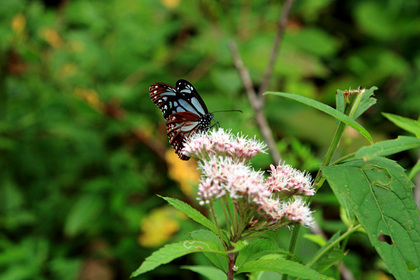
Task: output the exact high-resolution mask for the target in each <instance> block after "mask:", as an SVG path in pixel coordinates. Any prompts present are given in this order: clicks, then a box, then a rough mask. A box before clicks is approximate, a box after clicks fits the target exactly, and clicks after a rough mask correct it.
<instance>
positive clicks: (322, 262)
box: [308, 232, 344, 272]
mask: <svg viewBox="0 0 420 280" xmlns="http://www.w3.org/2000/svg"><path fill="white" fill-rule="evenodd" d="M339 237H340V232H336V233H335V234H334V235H333V236H332V237H331V238H330V239H329V240H328V242H326V243H325V244H324V246H322V247H321V248H320V249H319V250H318V252H316V253H315V254H314V258H313V259H312V261H311V262H310V263H311V265H308V266H309V267H312V268H313V269H315V270H316V271H319V272H323V271H325V270H327V269H328V268H330V267H331V266H332V265H333V264H335V263H337V262H338V261H340V260H342V259H343V258H344V253H343V251H342V250H341V249H340V246H339V245H336V246H333V247H331V248H329V247H330V245H332V244H331V243H333V242H334V241H336V240H337V239H338V238H339ZM320 254H322V256H321V257H320V258H319V259H318V258H317V257H318V256H319V255H320Z"/></svg>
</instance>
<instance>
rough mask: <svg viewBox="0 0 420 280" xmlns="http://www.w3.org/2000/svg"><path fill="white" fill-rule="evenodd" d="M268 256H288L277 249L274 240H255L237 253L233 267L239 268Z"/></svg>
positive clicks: (283, 251)
mask: <svg viewBox="0 0 420 280" xmlns="http://www.w3.org/2000/svg"><path fill="white" fill-rule="evenodd" d="M270 254H290V253H289V252H287V251H285V250H283V249H281V248H279V246H278V245H277V243H276V242H275V241H274V240H268V239H265V238H261V239H256V240H253V241H252V242H250V243H249V244H248V245H247V246H246V247H245V248H244V249H242V251H240V252H239V254H238V257H237V259H236V262H235V265H237V266H238V267H241V266H242V265H243V264H244V263H245V262H249V261H252V260H256V259H259V258H261V257H263V256H266V255H270Z"/></svg>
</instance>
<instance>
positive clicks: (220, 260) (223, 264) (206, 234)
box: [188, 230, 228, 272]
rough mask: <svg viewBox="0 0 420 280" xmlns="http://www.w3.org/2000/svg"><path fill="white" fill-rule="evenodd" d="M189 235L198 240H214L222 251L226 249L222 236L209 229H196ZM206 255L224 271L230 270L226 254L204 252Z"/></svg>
mask: <svg viewBox="0 0 420 280" xmlns="http://www.w3.org/2000/svg"><path fill="white" fill-rule="evenodd" d="M188 235H189V236H190V237H191V238H192V239H193V240H196V241H204V242H207V241H208V242H212V243H214V244H216V245H217V246H218V249H219V250H220V251H225V249H224V247H223V244H222V242H221V240H220V238H219V237H218V236H217V235H216V234H214V233H213V232H211V231H208V230H196V231H193V232H190V233H188ZM204 255H205V256H206V257H207V258H208V259H209V260H210V261H211V262H212V263H213V264H214V265H215V266H217V267H218V268H219V269H221V270H222V271H225V272H227V271H228V263H227V261H226V258H224V256H220V255H215V254H212V253H204Z"/></svg>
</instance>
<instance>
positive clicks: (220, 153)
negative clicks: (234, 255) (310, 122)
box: [184, 129, 315, 230]
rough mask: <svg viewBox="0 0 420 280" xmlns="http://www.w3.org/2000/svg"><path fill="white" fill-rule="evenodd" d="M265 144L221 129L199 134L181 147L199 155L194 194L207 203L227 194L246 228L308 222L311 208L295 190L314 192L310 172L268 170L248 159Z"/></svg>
mask: <svg viewBox="0 0 420 280" xmlns="http://www.w3.org/2000/svg"><path fill="white" fill-rule="evenodd" d="M264 148H265V144H263V143H261V142H258V141H256V140H255V139H247V138H246V137H244V136H239V135H237V136H235V135H233V134H232V133H230V132H225V131H224V130H223V129H219V130H218V131H212V132H210V133H209V134H197V135H196V136H194V137H193V138H192V139H191V140H190V141H189V142H188V143H186V145H185V148H184V153H185V155H187V156H189V157H195V158H198V159H199V160H200V162H199V169H200V170H201V172H202V177H201V182H200V184H199V191H198V200H200V204H202V205H203V204H210V203H211V202H212V201H215V200H216V199H221V198H230V199H231V201H232V203H233V205H234V206H235V210H236V211H237V212H238V216H239V217H244V219H247V223H248V228H254V229H258V230H264V229H265V230H266V229H267V228H268V227H269V228H270V229H271V228H272V229H275V228H277V227H279V226H287V225H291V224H302V225H308V226H309V225H311V224H312V222H313V217H312V212H311V210H310V209H309V207H308V206H307V205H306V204H305V202H304V200H303V199H301V198H300V197H297V196H312V195H314V193H315V191H314V189H313V188H312V179H311V177H310V175H309V174H305V173H303V172H301V171H299V170H296V169H294V168H292V167H291V166H290V165H286V164H279V165H278V166H276V167H275V166H273V165H271V166H270V168H271V175H270V176H268V178H265V176H264V173H263V172H261V171H255V170H254V169H253V168H252V167H251V165H250V164H249V163H247V162H246V161H247V160H249V159H250V158H252V157H254V156H255V155H256V154H258V153H260V152H264Z"/></svg>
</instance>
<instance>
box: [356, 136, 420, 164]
mask: <svg viewBox="0 0 420 280" xmlns="http://www.w3.org/2000/svg"><path fill="white" fill-rule="evenodd" d="M417 147H420V139H418V138H415V137H411V136H399V137H398V138H397V139H392V140H386V141H381V142H377V143H375V144H373V145H371V146H365V147H362V148H360V149H359V150H358V151H357V152H356V155H355V156H356V158H363V160H365V161H367V160H371V159H373V158H375V157H378V156H388V155H393V154H396V153H399V152H402V151H405V150H410V149H414V148H417Z"/></svg>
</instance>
